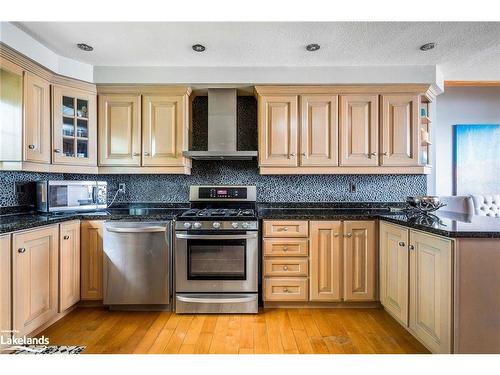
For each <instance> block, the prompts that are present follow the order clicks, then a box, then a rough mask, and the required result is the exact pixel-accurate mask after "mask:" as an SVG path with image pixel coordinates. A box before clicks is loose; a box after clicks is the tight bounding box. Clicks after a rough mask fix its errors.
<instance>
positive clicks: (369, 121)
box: [339, 95, 379, 166]
mask: <svg viewBox="0 0 500 375" xmlns="http://www.w3.org/2000/svg"><path fill="white" fill-rule="evenodd" d="M339 120H340V125H339V126H340V165H345V166H377V165H378V161H379V157H378V153H379V149H378V127H379V123H378V95H341V96H340V119H339Z"/></svg>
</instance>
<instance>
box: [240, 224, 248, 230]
mask: <svg viewBox="0 0 500 375" xmlns="http://www.w3.org/2000/svg"><path fill="white" fill-rule="evenodd" d="M241 226H242V227H243V228H245V229H247V228H248V227H249V226H250V224H248V223H243V224H241Z"/></svg>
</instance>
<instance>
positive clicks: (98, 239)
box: [80, 220, 104, 300]
mask: <svg viewBox="0 0 500 375" xmlns="http://www.w3.org/2000/svg"><path fill="white" fill-rule="evenodd" d="M103 223H104V222H103V221H97V220H95V221H94V220H89V221H87V220H86V221H82V222H81V224H80V228H81V232H80V233H81V299H82V300H100V299H102V258H103V243H102V240H103V238H102V229H103V228H102V226H103Z"/></svg>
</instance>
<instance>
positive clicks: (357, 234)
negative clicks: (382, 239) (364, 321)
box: [262, 220, 377, 302]
mask: <svg viewBox="0 0 500 375" xmlns="http://www.w3.org/2000/svg"><path fill="white" fill-rule="evenodd" d="M263 228H264V239H263V245H262V246H263V255H264V301H272V302H286V301H312V302H340V301H343V300H344V301H347V302H350V301H361V302H369V301H375V300H376V297H377V290H376V286H377V284H376V280H375V276H376V261H375V259H376V246H375V243H376V237H377V234H376V231H375V228H376V223H375V221H345V222H342V221H328V220H321V221H301V220H287V221H283V220H264V222H263ZM285 228H286V230H285ZM290 234H291V235H292V237H291V238H287V237H286V235H290ZM298 237H301V238H298ZM307 265H308V266H309V269H308V272H306V270H305V267H306V266H307ZM290 286H292V287H290ZM302 287H305V288H307V293H306V292H304V291H303V290H302ZM280 288H281V289H280ZM287 293H290V295H288V294H287Z"/></svg>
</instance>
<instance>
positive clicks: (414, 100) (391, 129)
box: [381, 94, 420, 166]
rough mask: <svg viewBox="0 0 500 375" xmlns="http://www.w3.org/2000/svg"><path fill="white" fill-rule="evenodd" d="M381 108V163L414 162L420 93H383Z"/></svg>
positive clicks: (416, 159) (417, 143)
mask: <svg viewBox="0 0 500 375" xmlns="http://www.w3.org/2000/svg"><path fill="white" fill-rule="evenodd" d="M381 111H382V116H381V118H382V126H381V132H382V150H381V152H382V155H381V165H384V166H405V165H412V166H417V165H418V164H419V150H420V114H419V95H414V94H398V95H383V96H382V104H381Z"/></svg>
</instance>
